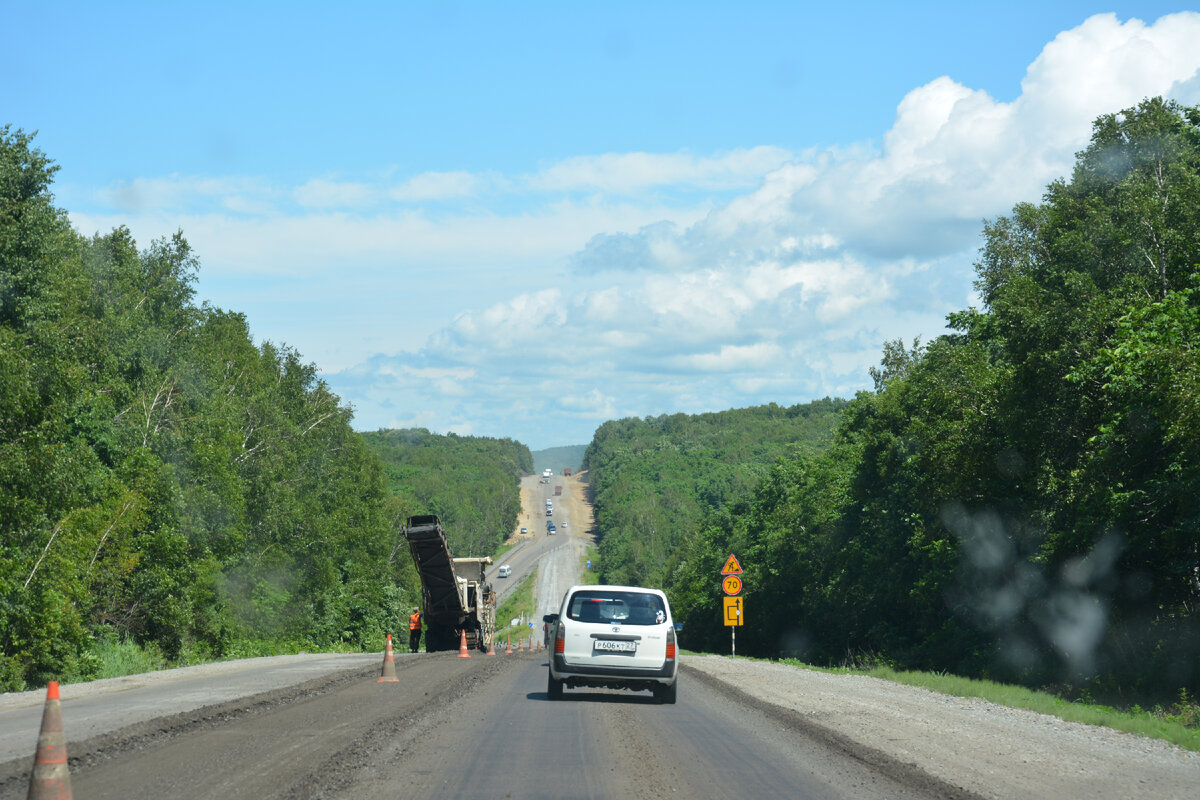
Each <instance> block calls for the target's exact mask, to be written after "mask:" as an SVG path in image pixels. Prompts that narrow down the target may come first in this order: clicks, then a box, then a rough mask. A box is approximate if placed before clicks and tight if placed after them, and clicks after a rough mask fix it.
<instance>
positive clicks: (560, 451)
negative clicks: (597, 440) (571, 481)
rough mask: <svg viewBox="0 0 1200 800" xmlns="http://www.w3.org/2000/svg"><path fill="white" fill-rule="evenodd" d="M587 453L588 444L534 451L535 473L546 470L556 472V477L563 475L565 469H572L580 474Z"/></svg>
mask: <svg viewBox="0 0 1200 800" xmlns="http://www.w3.org/2000/svg"><path fill="white" fill-rule="evenodd" d="M585 451H587V445H586V444H570V445H567V446H566V447H549V448H547V449H545V450H534V451H533V471H534V472H541V471H542V470H544V469H552V470H554V474H555V475H561V474H562V471H563V467H570V468H571V470H572V471H574V472H578V471H579V470H580V468H581V467H582V466H583V454H584V452H585Z"/></svg>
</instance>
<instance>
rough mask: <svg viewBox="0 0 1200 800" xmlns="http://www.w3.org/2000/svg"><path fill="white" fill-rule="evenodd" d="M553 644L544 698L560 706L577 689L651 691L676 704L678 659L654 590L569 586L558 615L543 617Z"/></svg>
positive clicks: (661, 598) (667, 608) (670, 623)
mask: <svg viewBox="0 0 1200 800" xmlns="http://www.w3.org/2000/svg"><path fill="white" fill-rule="evenodd" d="M543 621H544V622H546V623H547V624H548V625H549V635H550V638H551V640H552V641H553V643H554V645H553V650H552V651H551V654H550V670H549V674H548V675H547V678H546V694H547V695H548V696H549V698H550V699H551V700H561V699H562V696H563V688H564V687H570V688H574V687H576V686H591V687H604V688H609V689H633V690H646V689H648V690H650V691H651V692H653V693H654V696H655V697H657V698H658V700H659V702H661V703H674V702H675V697H676V688H677V686H678V659H677V657H676V652H677V651H676V646H675V634H676V631H677V630H678V629H679V628H678V627H677V626H676V624H675V621H674V620H673V619H671V604H670V603H668V602H667V596H666V595H665V594H663V593H662V592H661V591H659V590H658V589H645V588H642V587H640V586H605V585H601V586H572V587H571V588H570V589H568V590H567V593H566V594H565V595H564V596H563V602H562V606H561V607H560V608H559V611H558V613H557V614H547V615H546V616H545V617H543Z"/></svg>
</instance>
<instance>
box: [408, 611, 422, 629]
mask: <svg viewBox="0 0 1200 800" xmlns="http://www.w3.org/2000/svg"><path fill="white" fill-rule="evenodd" d="M408 629H409V630H410V631H419V630H421V612H420V611H418V612H416V613H415V614H410V615H409V617H408Z"/></svg>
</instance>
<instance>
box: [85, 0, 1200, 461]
mask: <svg viewBox="0 0 1200 800" xmlns="http://www.w3.org/2000/svg"><path fill="white" fill-rule="evenodd" d="M1197 41H1200V14H1196V13H1191V12H1185V13H1180V14H1174V15H1170V16H1167V17H1163V18H1161V19H1159V20H1158V21H1156V22H1155V23H1153V24H1146V23H1143V22H1140V21H1137V20H1131V21H1128V22H1124V23H1122V22H1120V21H1119V20H1118V19H1117V18H1116V17H1115V16H1114V15H1111V14H1104V15H1098V16H1095V17H1092V18H1090V19H1088V20H1086V21H1085V22H1083V23H1082V24H1081V25H1079V26H1078V27H1076V28H1074V29H1072V30H1070V31H1065V32H1063V33H1062V34H1060V35H1059V36H1057V37H1056V38H1055V39H1054V40H1053V41H1051V42H1049V43H1048V44H1047V45H1046V46H1045V48H1044V49H1043V51H1042V53H1041V54H1039V56H1038V57H1037V59H1036V60H1035V61H1034V62H1033V63H1031V64H1030V65H1029V67H1028V70H1027V72H1026V74H1025V76H1024V80H1023V81H1022V83H1021V86H1022V92H1021V94H1020V96H1019V97H1017V98H1016V99H1015V100H1013V101H1012V102H1000V101H997V100H996V99H995V98H993V97H991V96H989V95H988V94H987V93H986V92H984V91H981V90H979V89H975V88H972V87H969V86H965V85H963V84H962V83H961V82H959V81H957V80H955V78H954V76H953V75H949V76H943V77H939V78H936V79H935V80H932V81H930V82H928V83H927V84H925V85H923V86H918V87H915V88H913V89H912V91H910V92H909V93H908V94H907V95H906V96H905V97H904V98H903V99H902V100H901V102H900V103H899V104H898V106H897V108H896V113H895V117H894V120H893V123H892V125H891V127H890V128H889V130H887V131H882V132H880V135H879V137H877V139H876V140H875V141H877V142H878V145H869V144H863V143H859V144H849V145H844V146H839V147H836V148H829V149H824V150H810V151H806V152H796V153H793V152H788V151H784V150H781V149H779V148H776V147H765V146H764V147H747V148H744V149H738V150H733V151H729V152H724V153H714V154H708V155H695V154H691V153H687V152H681V153H657V154H656V153H641V152H638V153H607V154H600V155H585V156H579V157H576V158H569V159H564V160H562V161H560V162H558V163H554V164H549V165H547V166H545V167H544V168H542V169H541V170H539V171H537V172H534V173H531V174H524V175H493V174H485V173H470V172H461V171H460V172H453V171H447V172H427V173H423V174H420V175H415V176H412V177H409V178H407V179H405V180H402V181H400V182H399V183H396V182H395V181H388V182H385V181H374V180H341V179H337V180H335V179H331V178H318V179H314V180H311V181H308V182H306V183H304V184H302V185H300V186H298V187H294V188H287V189H280V188H278V187H272V186H269V185H265V184H263V183H262V182H260V181H255V180H252V179H239V178H230V179H215V180H204V179H195V178H180V177H178V176H170V177H168V178H165V179H162V180H157V181H153V180H152V181H136V182H133V183H131V184H124V185H121V186H117V187H112V188H111V189H110V190H108V191H107V192H106V193H105V200H106V202H107V203H109V205H110V207H111V208H115V209H117V210H118V211H120V212H121V213H120V214H117V213H102V214H92V215H90V216H88V215H73V217H74V219H75V222H76V224H77V226H80V227H81V229H84V230H88V229H89V228H88V226H91V225H95V228H91V229H98V230H106V229H108V228H109V227H111V226H112V225H115V224H128V225H130V227H131V228H133V230H134V233H135V235H137V236H138V237H139V239H140V240H143V239H149V238H153V237H154V236H160V235H163V234H166V233H170V232H172V231H174V230H175V229H177V228H179V227H182V228H183V229H184V231H185V233H186V234H187V235H188V237H189V239H190V240H191V241H192V243H193V245H194V246H195V247H196V249H197V251H198V253H199V254H200V257H201V259H202V261H203V263H204V265H205V267H204V269H205V272H206V273H207V274H214V273H215V274H216V276H217V277H218V278H219V279H222V280H228V281H230V283H231V285H239V286H244V285H246V283H245V282H247V281H248V280H249V277H257V278H260V279H262V280H263V281H264V285H265V286H268V287H270V288H274V287H277V286H278V285H281V284H283V285H303V286H305V287H310V289H309V290H310V291H315V290H314V289H312V288H311V287H313V286H320V287H323V288H326V289H327V295H326V296H323V297H322V298H321V300H323V301H324V302H326V303H328V304H329V305H330V306H337V305H339V304H341V305H346V306H350V307H353V308H357V307H358V305H361V304H364V303H365V302H366V300H364V299H363V295H362V294H359V295H355V294H354V293H353V291H351V290H349V289H343V288H342V287H343V286H349V287H357V289H356V290H357V291H359V292H369V293H372V294H378V293H381V292H383V291H385V289H384V288H383V287H388V288H387V291H391V292H393V293H394V295H395V296H394V297H391V296H389V298H388V300H389V302H388V303H381V305H383V306H386V307H387V308H388V312H387V313H386V314H380V315H379V316H378V317H372V318H370V319H369V320H368V321H366V322H356V324H358V325H359V326H360V327H362V328H368V327H370V328H378V329H381V330H383V331H384V332H383V333H379V332H378V331H375V332H369V333H361V334H359V335H361V336H362V341H364V342H365V341H370V342H371V343H372V345H373V347H372V349H371V350H366V351H361V350H360V351H359V355H358V356H357V357H351V356H348V355H346V354H344V353H343V354H341V355H339V359H340V360H336V359H333V358H332V357H331V358H330V359H328V360H326V358H325V355H326V351H325V350H323V348H325V347H327V344H326V342H327V341H332V340H335V339H338V338H339V337H342V336H344V335H345V334H344V331H343V330H342V329H339V328H337V327H335V325H334V324H333V323H330V322H324V321H322V319H321V316H322V315H321V314H319V313H317V314H310V315H309V316H308V317H307V318H306V319H308V320H310V321H309V322H307V323H306V324H307V325H308V327H306V328H305V329H304V330H303V331H302V332H301V334H300V335H301V336H310V337H311V339H310V340H309V341H304V340H303V339H301V340H300V341H297V336H296V335H295V333H294V332H290V331H285V335H283V336H282V337H281V338H283V339H285V340H287V341H289V342H291V343H293V344H296V345H297V346H299V347H300V349H301V352H303V353H304V354H305V356H306V357H308V358H316V359H317V361H318V363H326V364H327V363H334V364H337V363H342V364H345V363H352V364H356V366H354V367H352V368H346V369H341V370H339V371H336V372H332V373H331V374H329V375H328V377H329V379H330V381H331V384H332V385H333V387H334V389H335V390H336V391H339V392H340V393H342V394H343V396H344V397H345V398H346V399H347V400H349V401H351V402H353V403H354V404H355V406H356V408H357V423H356V424H357V425H359V426H360V427H366V428H370V427H378V426H384V425H397V426H400V425H404V426H409V425H412V426H420V427H428V428H431V429H434V430H442V431H446V430H460V431H466V430H470V431H474V432H477V433H481V434H486V435H514V436H518V437H519V438H525V439H527V440H529V442H530V444H533V445H535V446H546V445H549V444H555V443H562V444H566V443H575V442H582V441H586V440H587V439H588V438H589V437H590V435H591V431H592V430H593V429H594V427H595V426H596V425H598V424H599V423H600V422H602V421H603V420H605V419H608V418H612V417H613V416H617V415H624V414H636V415H643V414H657V413H665V412H672V411H677V410H681V411H690V412H694V411H703V410H712V409H719V408H730V407H741V406H746V405H753V404H757V403H763V402H770V401H775V402H779V403H792V402H799V401H802V400H807V399H811V398H813V397H821V396H824V395H827V394H831V395H841V396H846V395H848V394H850V393H852V392H853V391H855V390H856V389H859V388H862V387H864V386H867V385H869V383H870V381H869V378H868V376H867V372H866V370H867V367H869V366H870V365H872V364H874V363H876V362H877V361H878V355H879V349H880V344H881V342H882V341H884V340H885V339H892V338H895V337H903V338H904V339H906V340H911V338H912V337H913V336H915V335H920V336H922V337H923V338H925V339H929V338H932V337H933V336H936V335H937V334H938V333H939V332H940V331H941V329H942V324H943V321H944V316H945V314H946V313H948V312H950V311H954V310H958V309H960V308H962V307H964V306H965V305H966V304H967V302H968V299H969V297H970V293H971V288H970V283H971V280H972V278H973V274H972V270H971V261H972V260H973V258H974V252H975V249H976V248H977V246H978V243H979V234H980V228H981V220H982V218H985V217H994V216H996V215H999V214H1005V213H1007V212H1008V211H1009V210H1010V209H1011V207H1012V205H1013V204H1014V203H1016V202H1018V201H1022V200H1037V199H1038V198H1039V197H1040V196H1041V193H1042V191H1043V189H1044V187H1045V185H1046V184H1047V183H1048V182H1049V181H1051V180H1053V179H1054V178H1057V177H1059V176H1061V175H1064V174H1066V173H1067V172H1068V171H1069V169H1070V167H1071V165H1072V163H1073V160H1074V153H1075V152H1076V151H1078V150H1080V149H1082V148H1083V147H1084V146H1086V143H1087V139H1088V134H1089V132H1090V126H1091V123H1092V121H1093V119H1094V118H1095V117H1096V116H1098V115H1099V114H1102V113H1110V112H1114V111H1117V110H1119V109H1121V108H1125V107H1128V106H1132V105H1134V104H1136V103H1137V102H1139V101H1140V100H1142V99H1143V98H1144V97H1148V96H1154V95H1158V94H1164V93H1168V92H1170V93H1172V94H1173V96H1176V97H1178V98H1179V99H1181V100H1185V101H1187V100H1189V99H1190V101H1191V102H1196V101H1197V100H1200V73H1198V70H1200V48H1198V47H1196V46H1195V42H1197ZM731 192H742V194H740V195H739V196H736V197H734V198H732V199H729V198H728V194H729V193H731ZM718 196H720V197H721V200H720V203H721V204H720V205H717V202H718V201H717V199H716V198H717V197H718ZM383 198H387V200H383ZM680 198H686V199H682V200H681V199H680ZM389 203H390V204H389ZM397 203H399V204H400V205H399V206H397V205H396V204H397ZM425 203H429V204H433V206H432V207H431V208H427V207H425V206H424V205H422V204H425ZM489 203H490V205H489ZM499 209H503V210H499ZM127 212H133V219H132V220H130V218H129V217H130V215H129V213H127ZM81 220H82V222H83V223H84V224H83V225H80V222H81ZM147 231H149V232H151V235H150V236H147V235H146V232H147ZM568 267H571V269H570V270H568V269H567V268H568ZM202 277H203V276H202ZM235 281H242V282H243V283H240V284H235V283H234V282H235ZM272 281H274V283H272ZM341 291H345V292H346V293H345V294H338V292H341ZM262 294H263V295H264V296H266V295H268V294H271V292H270V291H268V289H264V290H263V291H262ZM370 299H374V298H373V297H372V298H370ZM264 302H265V301H264ZM273 302H277V303H278V304H280V305H284V304H286V303H288V302H290V301H289V299H287V298H276V299H274V300H273ZM356 304H358V305H356ZM235 307H236V306H235ZM462 309H466V310H462ZM239 310H247V312H248V314H249V316H250V318H251V319H252V320H254V319H257V318H258V317H256V311H255V310H254V309H253V308H251V309H241V308H239ZM352 316H354V315H353V313H352V312H345V311H344V310H343V314H342V319H344V318H346V317H352ZM342 324H343V325H344V326H345V327H350V326H349V325H346V323H342ZM323 326H325V327H323ZM270 333H271V332H270V331H269V330H268V331H267V338H272V337H271V336H270ZM405 337H407V338H405ZM381 341H382V342H385V343H390V342H396V343H395V344H387V345H386V346H385V347H383V348H381V347H379V346H376V345H377V343H378V342H381ZM350 349H353V348H350ZM381 349H383V351H384V353H386V354H378V355H374V356H370V357H368V356H366V355H365V353H367V352H372V351H374V352H376V353H379V352H380V350H381ZM329 352H332V351H329Z"/></svg>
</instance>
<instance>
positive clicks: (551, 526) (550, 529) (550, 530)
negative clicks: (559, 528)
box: [546, 522, 555, 536]
mask: <svg viewBox="0 0 1200 800" xmlns="http://www.w3.org/2000/svg"><path fill="white" fill-rule="evenodd" d="M554 531H555V529H554V523H553V522H551V523H548V524H547V525H546V535H547V536H553V535H554Z"/></svg>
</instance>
